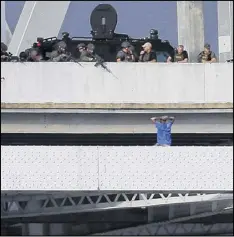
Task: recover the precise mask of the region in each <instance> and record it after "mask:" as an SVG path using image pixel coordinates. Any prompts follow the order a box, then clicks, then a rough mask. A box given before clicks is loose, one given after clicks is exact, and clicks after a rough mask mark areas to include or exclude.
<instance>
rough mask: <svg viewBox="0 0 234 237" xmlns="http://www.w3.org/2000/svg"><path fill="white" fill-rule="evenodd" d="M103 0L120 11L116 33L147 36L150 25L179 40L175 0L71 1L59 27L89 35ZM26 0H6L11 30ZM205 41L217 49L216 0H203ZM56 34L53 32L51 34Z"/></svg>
mask: <svg viewBox="0 0 234 237" xmlns="http://www.w3.org/2000/svg"><path fill="white" fill-rule="evenodd" d="M100 3H109V4H111V5H112V6H113V7H114V8H115V9H116V11H117V13H118V23H117V26H116V30H115V32H116V33H126V34H128V35H129V36H131V37H132V38H138V37H146V36H148V35H149V30H150V29H152V28H153V29H157V30H158V31H159V37H160V38H161V39H162V40H168V41H169V42H170V43H171V44H172V45H173V46H176V45H177V44H178V40H177V17H176V1H157V2H153V1H106V2H99V1H95V2H94V1H90V2H89V1H87V2H85V1H72V2H71V3H70V5H69V9H68V11H67V14H66V17H65V19H64V22H63V25H62V27H61V30H60V35H61V33H62V32H64V31H67V32H69V33H70V35H71V36H72V37H75V36H80V37H82V36H90V31H91V26H90V19H89V18H90V14H91V12H92V10H93V9H94V8H95V7H96V6H97V5H98V4H100ZM23 6H24V1H6V19H7V22H8V25H9V28H10V30H11V31H12V32H14V29H15V27H16V24H17V22H18V19H19V16H20V14H21V11H22V9H23ZM204 24H205V42H208V43H210V44H211V46H212V49H213V51H214V52H215V53H218V19H217V1H204ZM52 36H53V35H52Z"/></svg>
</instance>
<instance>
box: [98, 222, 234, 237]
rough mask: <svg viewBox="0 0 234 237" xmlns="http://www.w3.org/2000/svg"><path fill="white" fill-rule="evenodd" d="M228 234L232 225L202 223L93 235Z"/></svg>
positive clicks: (168, 225)
mask: <svg viewBox="0 0 234 237" xmlns="http://www.w3.org/2000/svg"><path fill="white" fill-rule="evenodd" d="M227 233H228V234H229V233H233V224H232V223H216V224H207V225H204V224H202V223H192V224H185V223H177V224H167V225H159V224H157V223H154V224H149V225H143V226H137V227H132V228H126V229H120V230H114V231H109V232H105V233H98V234H95V235H123V236H125V235H128V236H131V235H135V236H136V235H137V236H138V235H154V236H155V235H158V236H171V235H172V236H176V235H193V236H194V235H212V234H227Z"/></svg>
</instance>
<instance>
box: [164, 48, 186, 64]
mask: <svg viewBox="0 0 234 237" xmlns="http://www.w3.org/2000/svg"><path fill="white" fill-rule="evenodd" d="M167 62H172V57H171V56H169V57H168V58H167ZM174 62H177V63H187V62H188V52H187V51H186V50H184V46H183V45H179V46H178V47H177V48H176V50H175V56H174Z"/></svg>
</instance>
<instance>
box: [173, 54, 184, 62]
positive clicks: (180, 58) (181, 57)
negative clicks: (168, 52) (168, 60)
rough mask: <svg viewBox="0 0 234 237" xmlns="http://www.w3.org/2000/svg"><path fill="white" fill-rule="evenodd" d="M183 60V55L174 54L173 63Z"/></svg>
mask: <svg viewBox="0 0 234 237" xmlns="http://www.w3.org/2000/svg"><path fill="white" fill-rule="evenodd" d="M183 60H184V55H183V54H182V53H181V54H179V53H176V55H175V62H179V61H183Z"/></svg>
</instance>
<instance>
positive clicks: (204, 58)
mask: <svg viewBox="0 0 234 237" xmlns="http://www.w3.org/2000/svg"><path fill="white" fill-rule="evenodd" d="M204 47H205V48H206V49H208V50H209V49H210V45H209V44H205V46H204ZM212 58H215V59H216V55H215V53H214V52H212V51H209V52H208V53H207V52H205V51H202V52H201V53H200V54H199V55H198V59H197V61H198V62H199V63H203V62H209V61H211V59H212Z"/></svg>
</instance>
